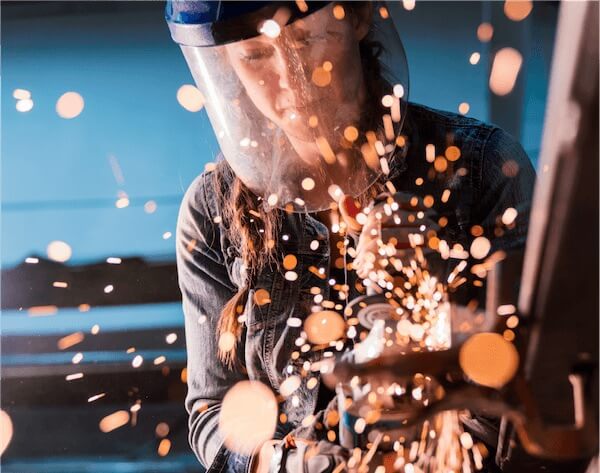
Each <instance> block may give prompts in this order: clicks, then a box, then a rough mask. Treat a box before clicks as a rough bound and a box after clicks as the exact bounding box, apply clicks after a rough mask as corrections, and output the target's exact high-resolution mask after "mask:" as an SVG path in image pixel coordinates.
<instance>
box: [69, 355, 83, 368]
mask: <svg viewBox="0 0 600 473" xmlns="http://www.w3.org/2000/svg"><path fill="white" fill-rule="evenodd" d="M81 360H83V353H81V352H79V353H75V355H73V358H72V359H71V362H72V363H73V364H74V365H76V364H78V363H80V362H81Z"/></svg>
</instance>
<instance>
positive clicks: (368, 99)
mask: <svg viewBox="0 0 600 473" xmlns="http://www.w3.org/2000/svg"><path fill="white" fill-rule="evenodd" d="M182 3H184V4H185V3H194V2H182ZM201 3H208V2H201ZM210 3H213V4H214V3H218V4H225V5H229V6H231V5H230V4H231V3H243V2H210ZM250 3H253V2H250ZM257 3H263V2H257ZM323 3H325V2H308V3H305V2H269V4H268V5H266V6H264V7H262V8H260V9H258V10H255V11H251V12H247V13H243V14H240V15H237V16H235V17H233V18H228V19H224V20H219V21H213V22H211V23H194V19H193V16H188V17H187V21H188V22H187V23H185V21H186V20H185V19H184V20H183V21H181V15H178V16H177V20H175V19H174V17H173V15H172V16H171V18H169V7H168V8H167V20H168V22H169V27H170V30H171V34H172V36H173V39H174V40H175V41H176V42H178V43H179V44H180V46H181V49H182V51H183V54H184V56H185V59H186V61H187V63H188V66H189V68H190V70H191V72H192V75H193V77H194V79H195V82H196V85H197V87H198V88H199V89H200V91H201V92H202V94H203V95H204V97H205V107H206V110H207V112H208V116H209V118H210V121H211V124H212V126H213V129H214V131H215V134H216V136H217V139H218V142H219V144H220V147H221V151H222V153H223V155H224V157H225V159H226V160H227V162H228V163H229V165H230V166H231V168H232V169H233V170H234V172H235V174H236V175H237V177H239V178H240V179H241V181H242V182H243V183H244V184H245V185H246V186H247V187H248V188H249V189H250V190H251V191H253V192H254V193H255V194H256V195H257V196H260V197H262V198H263V199H264V202H265V203H266V204H267V205H269V206H272V207H279V208H284V209H287V210H290V209H291V210H293V211H309V212H314V211H319V210H325V209H328V208H329V207H330V204H331V202H333V201H336V200H338V199H339V197H340V196H341V195H342V194H348V195H352V196H355V197H356V196H358V195H359V194H361V193H363V192H364V191H365V190H366V189H368V187H369V186H370V185H371V184H373V183H374V182H375V180H376V179H377V178H378V177H380V176H381V174H382V173H387V172H389V169H390V167H391V166H392V165H393V159H394V155H395V152H396V148H397V146H398V145H397V138H398V136H399V133H400V129H401V125H402V122H403V119H404V112H405V109H406V100H407V99H408V68H407V64H406V56H405V53H404V49H403V47H402V43H401V41H400V38H399V36H398V33H397V31H396V28H395V26H394V23H393V20H392V19H391V17H389V13H388V11H387V9H386V7H385V6H384V5H383V4H378V3H371V2H348V3H325V4H323ZM177 4H178V2H173V3H172V4H171V8H172V10H171V13H173V6H175V8H176V7H177ZM311 4H313V5H312V6H310V5H311ZM213 6H214V5H213ZM302 7H303V8H302ZM246 8H247V7H246ZM302 10H304V11H302ZM190 18H191V20H190Z"/></svg>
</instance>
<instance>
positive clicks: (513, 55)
mask: <svg viewBox="0 0 600 473" xmlns="http://www.w3.org/2000/svg"><path fill="white" fill-rule="evenodd" d="M522 64H523V56H521V53H520V52H519V51H517V50H516V49H513V48H502V49H501V50H500V51H498V52H497V53H496V55H495V56H494V62H493V64H492V72H491V74H490V89H491V90H492V92H494V93H495V94H496V95H500V96H502V95H507V94H509V93H510V92H511V91H512V90H513V88H514V86H515V83H516V81H517V76H518V75H519V71H520V70H521V65H522Z"/></svg>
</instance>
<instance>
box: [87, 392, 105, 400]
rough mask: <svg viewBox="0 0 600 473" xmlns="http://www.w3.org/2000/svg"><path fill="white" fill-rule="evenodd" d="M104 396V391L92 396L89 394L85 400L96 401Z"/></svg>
mask: <svg viewBox="0 0 600 473" xmlns="http://www.w3.org/2000/svg"><path fill="white" fill-rule="evenodd" d="M104 396H106V393H100V394H96V395H94V396H90V397H88V400H87V402H94V401H97V400H98V399H102V398H103V397H104Z"/></svg>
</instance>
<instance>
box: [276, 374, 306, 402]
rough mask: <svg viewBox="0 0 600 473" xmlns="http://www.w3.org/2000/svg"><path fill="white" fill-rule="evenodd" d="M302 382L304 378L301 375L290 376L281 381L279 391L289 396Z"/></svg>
mask: <svg viewBox="0 0 600 473" xmlns="http://www.w3.org/2000/svg"><path fill="white" fill-rule="evenodd" d="M301 383H302V380H301V379H300V376H290V377H289V378H286V379H285V381H283V382H282V383H281V386H279V393H280V394H281V395H282V396H283V397H289V396H291V395H292V394H293V393H294V392H295V391H296V389H298V388H299V387H300V384H301Z"/></svg>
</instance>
